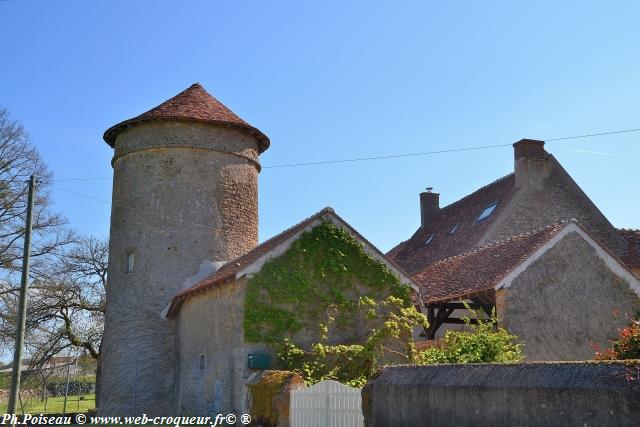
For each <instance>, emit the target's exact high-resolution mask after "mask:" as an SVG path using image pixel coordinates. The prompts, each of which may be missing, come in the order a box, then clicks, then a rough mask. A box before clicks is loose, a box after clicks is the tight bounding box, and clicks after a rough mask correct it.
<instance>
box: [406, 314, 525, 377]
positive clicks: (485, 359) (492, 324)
mask: <svg viewBox="0 0 640 427" xmlns="http://www.w3.org/2000/svg"><path fill="white" fill-rule="evenodd" d="M467 309H469V308H468V307H467ZM469 310H470V311H471V312H472V313H474V314H475V317H476V318H479V316H478V313H476V312H475V310H471V309H469ZM463 319H464V320H465V324H466V327H467V330H460V331H456V330H448V331H447V332H446V333H445V336H444V340H443V341H442V343H441V344H440V345H439V346H434V347H431V348H428V349H426V350H424V351H422V352H421V353H420V354H418V356H417V358H416V362H417V363H419V364H424V365H428V364H435V363H490V362H498V363H509V362H519V361H521V360H522V359H523V355H522V347H523V344H521V343H519V342H518V337H516V336H515V335H511V334H509V332H507V331H506V330H505V329H502V328H497V322H498V320H497V317H496V315H495V311H494V312H493V314H492V316H491V318H490V319H488V320H480V319H479V320H478V323H477V324H472V323H471V320H470V319H469V318H468V317H466V318H463Z"/></svg>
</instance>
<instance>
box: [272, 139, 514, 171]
mask: <svg viewBox="0 0 640 427" xmlns="http://www.w3.org/2000/svg"><path fill="white" fill-rule="evenodd" d="M510 145H512V144H496V145H482V146H477V147H464V148H451V149H449V150H437V151H423V152H420V153H404V154H390V155H388V156H375V157H356V158H353V159H338V160H325V161H321V162H308V163H290V164H283V165H272V166H263V167H262V168H263V169H274V168H289V167H294V166H313V165H327V164H332V163H347V162H362V161H365V160H380V159H395V158H398V157H413V156H427V155H429V154H443V153H455V152H459V151H471V150H484V149H487V148H497V147H507V146H510Z"/></svg>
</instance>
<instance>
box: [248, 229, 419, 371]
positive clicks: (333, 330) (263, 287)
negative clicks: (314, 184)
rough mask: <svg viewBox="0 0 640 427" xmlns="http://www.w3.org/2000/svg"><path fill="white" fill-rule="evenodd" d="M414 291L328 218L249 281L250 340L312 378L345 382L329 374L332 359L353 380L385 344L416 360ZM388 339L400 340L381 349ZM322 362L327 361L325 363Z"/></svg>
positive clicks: (283, 364) (370, 366) (282, 363)
mask: <svg viewBox="0 0 640 427" xmlns="http://www.w3.org/2000/svg"><path fill="white" fill-rule="evenodd" d="M410 293H411V288H410V287H409V286H407V285H405V284H403V283H401V281H400V279H399V278H398V276H397V275H396V274H394V273H393V272H391V271H390V270H389V269H388V268H387V266H386V265H385V264H384V263H382V262H380V261H377V260H376V259H374V258H373V257H371V256H370V255H369V254H367V253H366V252H365V250H364V248H363V246H362V244H361V243H360V242H358V241H357V240H356V239H355V238H354V237H353V236H352V235H351V234H350V233H348V232H347V231H345V230H343V229H342V228H341V227H338V226H336V225H335V224H333V223H332V222H330V221H326V222H324V223H322V224H320V225H318V226H316V227H315V228H313V229H312V230H310V231H308V232H306V233H304V234H302V236H300V237H299V238H298V239H297V240H296V241H295V242H293V244H292V246H291V247H290V249H288V250H287V251H286V252H285V253H284V254H282V255H281V256H279V257H278V258H275V259H272V260H270V261H268V262H266V263H265V264H264V265H263V266H262V269H261V270H260V271H259V272H258V273H256V274H255V275H254V276H253V277H251V278H250V279H249V280H248V283H247V289H246V297H245V310H244V312H245V317H244V336H245V340H246V341H247V342H249V343H265V344H267V345H269V346H270V347H272V348H273V349H274V350H276V351H277V352H278V356H279V358H280V367H284V368H288V369H294V370H296V371H298V372H300V373H301V374H302V375H303V376H304V377H305V379H306V380H308V381H309V380H311V382H313V381H314V379H315V380H319V379H322V378H320V377H323V378H334V379H338V380H341V379H342V380H344V379H345V378H339V377H340V375H334V374H331V370H332V369H333V366H330V365H332V364H334V365H344V364H352V365H354V366H351V367H349V369H350V370H354V372H352V373H351V374H347V377H354V376H359V375H360V373H362V371H363V370H364V371H366V372H367V375H368V373H370V371H371V370H372V369H373V368H374V367H375V365H376V363H375V360H373V359H375V358H376V354H377V353H380V348H386V349H388V350H389V352H391V353H396V354H397V355H400V356H402V357H404V359H403V360H401V361H402V362H404V363H407V362H409V361H411V358H412V352H413V350H412V349H413V345H412V336H411V332H412V327H413V326H414V325H416V324H419V323H421V322H422V321H424V317H423V316H422V315H421V314H418V313H417V312H416V311H415V309H414V308H413V307H412V305H411V300H410ZM390 339H391V340H395V341H398V342H396V343H395V344H393V343H392V344H389V345H387V347H382V344H383V343H384V342H387V343H388V342H389V340H390ZM402 357H401V359H402ZM405 359H406V360H405ZM321 360H322V361H329V362H326V363H325V365H327V363H328V365H327V366H323V367H320V366H319V365H318V363H324V362H321ZM331 360H332V362H331ZM307 362H308V363H307ZM309 363H311V365H313V366H315V368H314V367H313V366H311V365H309ZM355 365H357V366H355ZM310 366H311V367H310ZM320 368H322V369H320ZM351 368H353V369H351ZM314 369H315V371H316V373H315V374H314V373H312V372H310V371H313V370H314ZM318 369H320V370H321V371H322V372H323V374H318ZM327 373H328V375H326V374H327ZM360 376H361V375H360ZM311 377H313V378H311ZM346 380H347V381H344V382H348V381H349V380H350V378H346Z"/></svg>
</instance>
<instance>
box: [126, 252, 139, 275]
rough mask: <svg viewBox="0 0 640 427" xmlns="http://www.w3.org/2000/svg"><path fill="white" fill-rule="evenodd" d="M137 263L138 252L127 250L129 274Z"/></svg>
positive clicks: (127, 269)
mask: <svg viewBox="0 0 640 427" xmlns="http://www.w3.org/2000/svg"><path fill="white" fill-rule="evenodd" d="M135 264H136V253H135V252H134V251H127V253H126V257H125V268H124V271H125V273H127V274H129V273H131V272H132V271H133V267H135Z"/></svg>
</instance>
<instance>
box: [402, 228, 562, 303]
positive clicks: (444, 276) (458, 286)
mask: <svg viewBox="0 0 640 427" xmlns="http://www.w3.org/2000/svg"><path fill="white" fill-rule="evenodd" d="M566 226H567V223H566V222H562V223H558V224H554V225H551V226H548V227H545V228H541V229H539V230H536V231H532V232H530V233H526V234H522V235H519V236H515V237H513V238H510V239H508V240H504V241H500V242H496V243H492V244H490V245H487V246H483V247H481V248H478V249H475V250H473V251H471V252H467V253H464V254H461V255H456V256H453V257H449V258H446V259H443V260H441V261H438V262H436V263H434V264H432V265H430V266H428V267H426V268H425V269H423V270H421V271H419V272H417V273H416V274H414V275H413V279H414V281H415V282H417V283H418V285H419V286H420V289H421V291H420V293H421V295H422V300H423V302H424V303H431V302H436V301H446V300H450V299H460V298H463V297H467V296H469V295H474V294H478V293H481V292H484V291H488V290H492V289H493V288H494V287H495V285H497V284H498V282H500V280H502V279H503V278H504V277H505V276H506V275H507V274H509V273H510V272H511V271H512V270H513V269H514V268H516V267H517V266H518V265H519V264H520V263H521V262H522V261H524V260H525V259H527V258H528V257H529V256H531V255H532V254H533V253H534V252H535V251H536V250H537V249H539V248H540V247H542V246H543V245H544V244H545V243H547V242H548V241H549V240H550V239H551V238H552V237H553V236H554V235H555V234H556V233H558V232H559V231H560V230H562V229H564V228H565V227H566Z"/></svg>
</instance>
